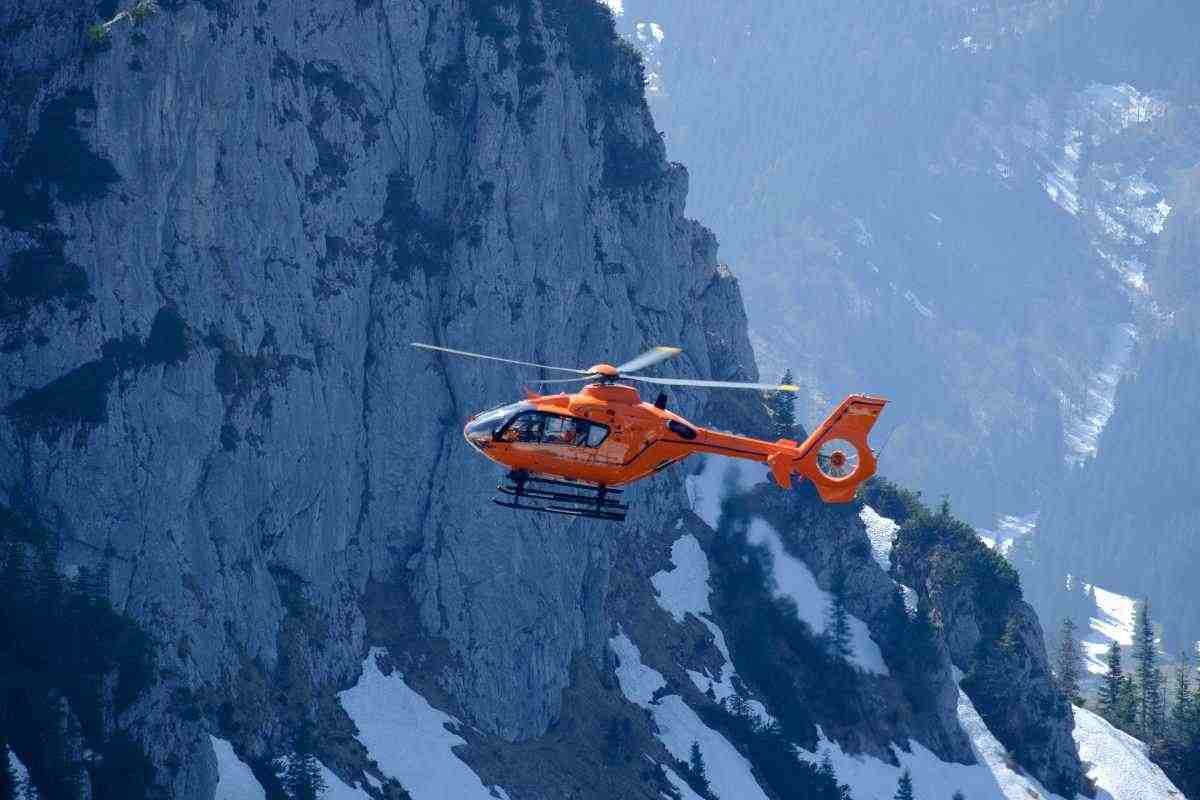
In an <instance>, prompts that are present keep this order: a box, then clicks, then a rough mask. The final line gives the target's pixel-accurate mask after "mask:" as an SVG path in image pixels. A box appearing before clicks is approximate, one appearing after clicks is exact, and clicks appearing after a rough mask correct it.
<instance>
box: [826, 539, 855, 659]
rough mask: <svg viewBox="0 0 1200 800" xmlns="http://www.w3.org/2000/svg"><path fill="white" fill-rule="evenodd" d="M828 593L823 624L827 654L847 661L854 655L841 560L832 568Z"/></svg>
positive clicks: (844, 569)
mask: <svg viewBox="0 0 1200 800" xmlns="http://www.w3.org/2000/svg"><path fill="white" fill-rule="evenodd" d="M829 593H830V598H829V611H828V614H827V617H828V619H827V620H826V624H825V635H826V637H828V639H829V654H830V655H832V656H833V657H834V658H837V659H839V660H841V661H849V660H850V657H851V656H853V655H854V649H853V647H852V646H851V644H850V614H849V612H848V611H847V610H846V567H845V565H844V564H843V563H842V560H841V559H838V562H837V564H836V565H835V566H834V568H833V580H832V582H831V584H830V587H829Z"/></svg>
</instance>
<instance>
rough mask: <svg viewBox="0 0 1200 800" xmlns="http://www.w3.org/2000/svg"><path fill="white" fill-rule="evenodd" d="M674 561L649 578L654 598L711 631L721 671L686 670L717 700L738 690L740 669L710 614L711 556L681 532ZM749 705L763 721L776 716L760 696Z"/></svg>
mask: <svg viewBox="0 0 1200 800" xmlns="http://www.w3.org/2000/svg"><path fill="white" fill-rule="evenodd" d="M671 562H672V563H673V564H674V565H675V569H673V570H670V571H667V570H663V571H661V572H657V573H655V574H654V575H653V576H651V578H650V582H651V583H652V584H653V585H654V589H655V591H656V592H657V593H658V594H657V597H656V598H655V599H656V600H657V601H658V605H659V606H660V607H661V608H662V609H663V610H664V611H666V612H667V613H669V614H670V615H671V616H672V617H673V618H674V619H675V621H676V622H683V620H684V618H685V617H686V616H687V615H688V614H692V615H693V616H695V617H696V619H698V620H700V621H701V622H702V623H704V625H705V627H707V628H708V630H709V632H710V633H712V636H713V642H714V644H715V645H716V647H717V650H719V651H720V652H721V655H722V656H723V657H724V658H725V663H724V664H723V665H721V674H720V675H718V676H717V677H716V678H712V677H709V676H707V675H703V674H701V673H699V672H696V671H695V670H687V673H688V677H690V678H691V679H692V683H694V684H695V685H696V688H697V689H699V690H700V691H701V692H707V691H708V690H709V689H712V691H713V695H714V696H715V697H716V698H717V701H718V702H720V701H723V700H725V699H727V698H729V697H732V696H734V695H736V694H737V690H736V689H734V687H733V677H734V675H736V674H737V673H736V672H735V671H734V667H733V659H732V658H731V657H730V655H729V646H728V645H727V644H726V643H725V633H724V631H722V630H721V629H720V627H718V626H717V624H716V623H715V622H713V621H712V620H711V619H709V618H708V617H709V615H711V614H712V606H711V605H709V601H708V596H709V594H710V593H711V591H712V588H711V585H710V584H709V577H710V575H711V573H710V571H709V568H708V557H707V556H706V555H704V550H703V549H702V548H701V547H700V542H699V541H697V539H696V537H695V536H693V535H691V534H690V533H689V534H685V535H684V536H680V537H679V538H678V539H676V540H675V543H674V544H672V545H671ZM746 705H747V706H748V707H749V708H750V710H751V711H752V712H753V713H754V714H755V716H757V717H758V718H759V719H760V720H761V721H762V722H763V723H770V722H772V721H773V719H774V718H773V717H772V716H771V715H770V714H768V713H767V709H766V707H765V706H763V704H762V703H760V702H758V701H757V700H747V701H746Z"/></svg>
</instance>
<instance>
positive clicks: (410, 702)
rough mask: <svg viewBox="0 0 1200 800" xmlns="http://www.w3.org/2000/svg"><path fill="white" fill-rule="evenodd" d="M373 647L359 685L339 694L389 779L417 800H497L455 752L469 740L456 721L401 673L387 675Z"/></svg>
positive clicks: (344, 706) (366, 743)
mask: <svg viewBox="0 0 1200 800" xmlns="http://www.w3.org/2000/svg"><path fill="white" fill-rule="evenodd" d="M382 653H383V651H382V650H381V649H379V648H372V650H371V652H370V653H368V654H367V658H366V660H364V661H363V674H362V677H361V678H359V681H358V683H357V684H355V685H354V686H353V687H352V688H350V689H347V690H346V691H344V692H340V693H338V699H339V700H340V701H341V703H342V707H343V708H345V709H346V713H348V714H349V715H350V718H351V719H352V720H354V724H355V726H356V727H357V728H358V740H359V741H360V742H362V744H363V745H364V746H365V747H366V748H367V750H368V752H369V753H370V756H371V758H373V759H375V761H376V762H377V763H378V764H379V769H380V771H382V772H383V774H384V775H386V776H388V777H391V778H394V779H396V780H397V781H399V782H400V783H401V785H403V786H404V788H405V789H407V790H408V793H409V794H410V795H412V797H413V800H450V798H455V800H494V796H493V795H492V793H491V792H490V791H489V790H488V789H487V788H486V787H485V786H484V785H483V783H482V782H481V781H480V780H479V776H478V775H476V774H475V773H474V772H473V771H472V770H471V768H470V767H468V766H467V765H466V763H464V762H463V761H462V760H461V759H460V758H459V757H458V756H457V755H455V754H454V748H455V747H459V746H462V745H465V744H466V741H465V740H464V739H463V738H462V737H461V736H458V735H457V734H455V733H453V732H452V731H450V730H448V729H447V726H453V727H461V724H462V723H460V722H459V721H458V720H457V719H455V718H454V717H452V716H450V715H449V714H446V713H444V712H442V711H438V710H437V709H436V708H434V707H433V706H431V705H430V704H429V702H428V701H427V700H426V699H425V698H424V697H422V696H421V695H419V694H417V693H416V692H415V691H413V690H412V689H411V688H410V687H409V686H408V684H407V683H405V682H404V678H403V677H402V676H401V675H400V673H399V672H398V671H394V672H392V674H391V675H384V674H383V673H382V672H381V671H380V669H379V665H378V664H377V663H376V659H377V658H378V657H379V656H380V655H382Z"/></svg>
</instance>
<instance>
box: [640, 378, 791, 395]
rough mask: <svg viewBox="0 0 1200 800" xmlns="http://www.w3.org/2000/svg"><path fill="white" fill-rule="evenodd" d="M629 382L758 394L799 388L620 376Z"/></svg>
mask: <svg viewBox="0 0 1200 800" xmlns="http://www.w3.org/2000/svg"><path fill="white" fill-rule="evenodd" d="M621 377H622V378H627V379H629V380H631V381H641V382H642V383H659V384H662V385H663V386H698V387H702V388H706V389H754V390H755V391H759V392H798V391H800V387H799V386H794V385H792V384H790V383H739V382H736V381H698V380H692V379H691V378H645V377H642V376H640V375H622V376H621Z"/></svg>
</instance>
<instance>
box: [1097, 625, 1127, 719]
mask: <svg viewBox="0 0 1200 800" xmlns="http://www.w3.org/2000/svg"><path fill="white" fill-rule="evenodd" d="M1107 660H1108V671H1107V672H1105V673H1104V683H1103V684H1101V686H1100V714H1101V715H1102V716H1103V717H1104V718H1105V719H1106V720H1108V721H1109V722H1111V723H1113V724H1114V725H1117V724H1118V723H1117V716H1118V715H1117V710H1118V709H1117V707H1118V706H1119V705H1120V702H1121V679H1122V678H1123V677H1124V676H1123V675H1122V674H1121V645H1119V644H1117V642H1116V640H1114V641H1113V643H1112V644H1110V645H1109V646H1108V659H1107ZM1118 727H1119V726H1118Z"/></svg>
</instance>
